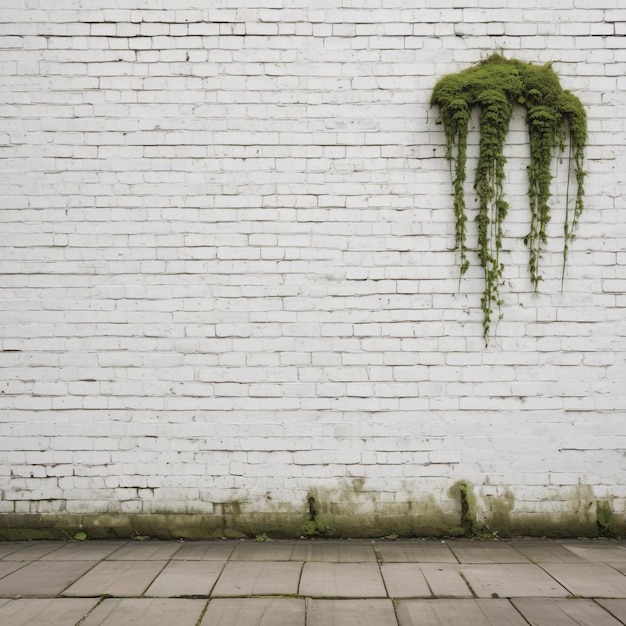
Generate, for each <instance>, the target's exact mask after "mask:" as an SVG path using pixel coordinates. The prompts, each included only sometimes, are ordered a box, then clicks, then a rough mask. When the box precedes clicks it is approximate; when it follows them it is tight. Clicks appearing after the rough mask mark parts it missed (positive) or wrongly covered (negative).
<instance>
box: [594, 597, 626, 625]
mask: <svg viewBox="0 0 626 626" xmlns="http://www.w3.org/2000/svg"><path fill="white" fill-rule="evenodd" d="M596 602H597V603H598V604H599V605H600V606H602V607H604V608H605V609H606V610H607V611H608V612H609V613H610V614H611V615H613V616H614V617H616V618H617V619H618V620H619V621H620V622H623V623H624V624H626V600H596Z"/></svg>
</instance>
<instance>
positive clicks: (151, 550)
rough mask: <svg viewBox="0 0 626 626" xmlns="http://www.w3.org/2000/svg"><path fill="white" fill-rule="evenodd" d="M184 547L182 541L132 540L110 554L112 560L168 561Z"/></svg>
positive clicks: (109, 557)
mask: <svg viewBox="0 0 626 626" xmlns="http://www.w3.org/2000/svg"><path fill="white" fill-rule="evenodd" d="M182 547H183V543H182V542H180V541H132V542H128V543H126V544H124V545H123V546H121V547H120V548H119V549H118V550H116V551H115V552H113V553H112V554H110V555H109V556H108V557H107V559H108V560H110V561H167V560H168V559H171V558H172V557H173V556H174V554H176V552H178V551H179V550H180V549H181V548H182Z"/></svg>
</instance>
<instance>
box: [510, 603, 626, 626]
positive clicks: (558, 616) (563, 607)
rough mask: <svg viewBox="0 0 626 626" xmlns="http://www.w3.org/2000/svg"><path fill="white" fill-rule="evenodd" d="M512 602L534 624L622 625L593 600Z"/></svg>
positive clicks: (534, 625)
mask: <svg viewBox="0 0 626 626" xmlns="http://www.w3.org/2000/svg"><path fill="white" fill-rule="evenodd" d="M511 602H512V603H513V604H514V605H515V607H516V608H517V610H518V611H519V612H520V613H521V614H522V615H523V616H524V617H525V618H526V620H527V621H528V623H529V624H532V626H621V622H619V621H618V620H616V619H615V618H614V617H612V616H611V615H610V614H609V613H608V612H607V611H605V610H604V609H603V608H602V607H601V606H599V605H597V604H596V603H595V602H594V601H593V600H588V599H574V598H569V599H554V598H519V599H514V600H511Z"/></svg>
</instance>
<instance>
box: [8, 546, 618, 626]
mask: <svg viewBox="0 0 626 626" xmlns="http://www.w3.org/2000/svg"><path fill="white" fill-rule="evenodd" d="M625 573H626V541H611V540H575V539H574V540H558V541H556V540H533V539H519V540H511V541H505V540H503V541H497V542H478V541H476V542H470V541H464V540H445V541H442V540H428V541H427V540H421V539H413V540H395V541H393V540H384V539H381V540H371V541H370V540H359V541H350V540H341V541H333V540H316V541H310V540H301V541H297V540H295V541H271V542H270V541H266V542H262V543H260V542H255V541H254V540H246V541H236V540H222V541H219V540H217V541H180V542H171V541H84V542H76V541H74V542H52V541H41V542H35V541H33V542H4V543H1V542H0V624H2V625H6V626H22V625H28V626H31V625H41V626H44V625H45V626H76V625H78V624H80V625H81V626H97V625H98V626H99V625H106V626H127V625H129V626H130V625H132V626H171V625H175V626H305V625H306V626H333V625H336V626H435V625H437V626H441V625H447V624H451V625H452V624H454V625H455V626H456V625H457V624H462V625H463V626H487V625H489V626H524V625H526V626H528V624H532V625H533V626H544V625H545V626H569V625H572V626H573V625H578V626H583V625H584V626H586V625H588V626H617V625H619V624H626V576H625Z"/></svg>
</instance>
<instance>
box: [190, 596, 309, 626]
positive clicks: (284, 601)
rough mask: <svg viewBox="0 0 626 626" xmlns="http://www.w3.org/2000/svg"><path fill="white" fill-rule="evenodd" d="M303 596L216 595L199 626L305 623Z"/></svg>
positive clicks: (288, 625) (289, 624)
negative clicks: (219, 596)
mask: <svg viewBox="0 0 626 626" xmlns="http://www.w3.org/2000/svg"><path fill="white" fill-rule="evenodd" d="M305 623H306V605H305V600H304V598H236V599H230V598H229V599H226V598H216V599H214V600H211V601H210V602H209V606H208V608H207V610H206V613H205V614H204V617H203V618H202V621H201V622H200V626H234V625H236V626H305Z"/></svg>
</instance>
